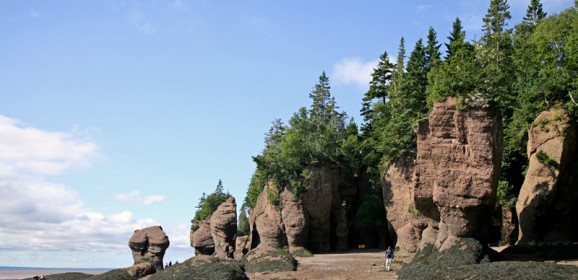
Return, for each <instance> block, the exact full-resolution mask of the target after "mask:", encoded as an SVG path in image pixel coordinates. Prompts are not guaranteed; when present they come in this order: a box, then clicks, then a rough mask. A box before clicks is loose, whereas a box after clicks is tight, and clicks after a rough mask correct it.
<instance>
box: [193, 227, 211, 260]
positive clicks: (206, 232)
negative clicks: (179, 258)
mask: <svg viewBox="0 0 578 280" xmlns="http://www.w3.org/2000/svg"><path fill="white" fill-rule="evenodd" d="M190 240H191V247H193V248H195V255H212V254H213V253H214V252H215V241H214V240H213V235H212V234H211V223H210V222H209V221H208V220H202V221H198V222H197V224H196V229H195V230H191V234H190Z"/></svg>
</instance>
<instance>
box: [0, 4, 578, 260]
mask: <svg viewBox="0 0 578 280" xmlns="http://www.w3.org/2000/svg"><path fill="white" fill-rule="evenodd" d="M528 2H529V0H527V1H523V0H515V1H509V4H510V6H511V12H512V16H513V19H512V21H510V26H511V27H513V25H514V24H515V23H516V22H518V21H519V20H520V18H521V17H522V16H523V14H524V12H525V9H526V6H527V4H528ZM542 2H544V8H545V10H546V11H547V12H548V13H555V12H559V11H561V10H562V9H565V8H568V7H570V6H572V4H573V0H544V1H542ZM488 3H489V1H487V0H471V1H465V0H458V1H455V0H452V1H449V0H443V1H425V0H413V1H262V0H257V1H202V0H201V1H184V0H172V1H171V0H166V1H161V0H142V1H137V0H133V1H123V0H118V1H115V0H102V1H69V0H54V1H40V0H38V1H29V0H23V1H0V38H2V39H0V265H5V266H43V267H125V266H129V265H131V264H132V256H131V253H130V250H129V248H128V246H127V242H128V239H129V238H130V236H131V234H132V232H133V231H134V230H135V229H138V228H143V227H146V226H151V225H161V226H163V228H164V229H165V231H166V232H167V234H168V235H169V239H170V240H171V246H170V248H169V249H168V251H167V253H166V255H165V261H166V262H168V261H173V262H174V261H175V260H178V261H183V260H185V259H187V258H189V257H191V256H192V255H193V249H192V248H190V247H189V241H188V238H189V235H188V234H189V232H188V229H189V225H190V220H191V218H192V217H193V215H194V212H195V206H196V205H197V203H198V201H199V197H200V196H201V194H202V193H203V192H206V193H211V192H212V191H214V189H215V187H216V185H217V182H218V180H219V179H221V180H222V181H223V185H224V187H225V189H226V190H228V191H229V192H230V193H231V194H232V195H234V196H235V198H236V199H237V203H238V205H239V206H240V205H241V203H242V201H243V199H244V197H245V192H246V189H247V186H248V184H249V181H250V178H251V175H252V173H253V171H254V168H255V165H254V163H253V162H252V160H251V156H254V155H257V154H258V153H260V152H261V150H262V148H263V140H264V134H265V133H266V132H267V130H268V129H269V127H270V126H271V122H272V121H273V120H274V119H276V118H281V119H282V120H284V121H287V120H288V119H289V118H290V116H291V115H292V113H293V112H296V111H297V110H298V109H299V108H300V107H302V106H308V105H309V100H308V94H309V92H311V90H312V88H313V86H314V84H315V83H316V82H317V81H318V77H319V75H320V74H321V72H322V71H326V72H327V74H328V76H329V78H330V83H331V86H332V88H331V90H332V91H331V92H332V94H333V96H335V98H336V100H337V104H338V105H339V106H340V108H341V109H342V110H344V111H345V112H347V114H348V115H349V116H352V117H354V118H355V119H356V120H357V122H358V123H359V121H360V118H359V116H358V115H359V110H360V109H361V97H362V95H363V93H364V92H365V90H366V89H367V87H368V82H369V75H370V73H371V70H372V68H373V67H374V66H375V65H376V63H377V59H378V58H379V55H380V54H381V53H382V52H383V51H384V50H387V51H388V53H389V54H390V56H395V55H396V54H397V47H398V43H399V39H400V37H401V36H404V37H405V39H406V48H407V53H409V52H411V49H412V48H413V45H414V44H415V42H416V41H417V40H418V39H419V38H423V37H425V36H426V34H427V30H428V28H429V26H433V27H434V28H435V30H436V31H437V33H438V40H439V41H440V43H444V42H445V40H446V37H447V36H448V34H449V32H450V30H451V24H452V22H453V21H454V19H455V18H456V17H460V19H461V20H462V22H463V25H464V27H465V30H466V32H467V34H468V37H469V38H470V39H475V38H479V36H480V34H481V31H480V30H481V25H482V18H483V16H484V14H485V12H486V10H487V6H488ZM442 51H445V50H444V49H442Z"/></svg>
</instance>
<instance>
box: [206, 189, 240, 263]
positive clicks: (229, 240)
mask: <svg viewBox="0 0 578 280" xmlns="http://www.w3.org/2000/svg"><path fill="white" fill-rule="evenodd" d="M210 220H211V222H210V223H211V236H212V237H213V241H214V243H215V254H216V256H217V257H220V258H232V257H233V253H234V251H235V234H237V204H236V203H235V198H234V197H232V196H231V197H229V198H227V200H226V201H225V202H223V203H221V205H219V206H218V207H217V210H215V212H213V214H212V215H211V219H210Z"/></svg>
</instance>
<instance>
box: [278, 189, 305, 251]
mask: <svg viewBox="0 0 578 280" xmlns="http://www.w3.org/2000/svg"><path fill="white" fill-rule="evenodd" d="M281 204H282V209H281V219H282V221H283V226H284V229H285V235H286V236H287V245H288V246H289V252H291V253H293V252H297V251H302V250H303V249H304V248H305V247H306V246H307V245H308V244H309V236H308V233H309V219H308V217H307V215H306V213H305V210H304V209H303V205H301V203H299V201H298V200H297V199H296V198H295V196H294V194H293V193H292V192H290V191H289V190H288V189H285V190H284V191H283V193H282V194H281Z"/></svg>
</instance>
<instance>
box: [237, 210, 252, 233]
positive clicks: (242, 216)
mask: <svg viewBox="0 0 578 280" xmlns="http://www.w3.org/2000/svg"><path fill="white" fill-rule="evenodd" d="M249 232H250V226H249V219H248V218H247V209H246V208H243V207H241V211H240V213H239V223H238V224H237V235H238V236H243V235H249Z"/></svg>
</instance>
